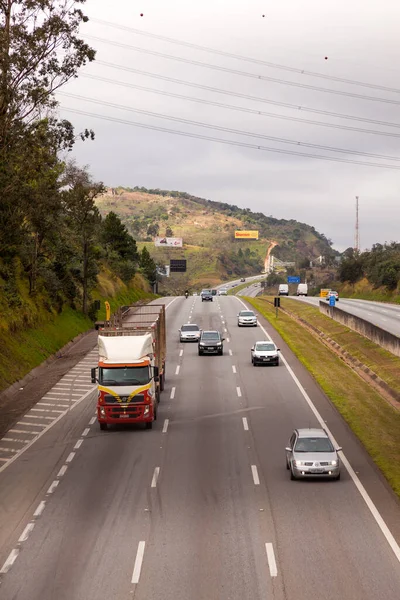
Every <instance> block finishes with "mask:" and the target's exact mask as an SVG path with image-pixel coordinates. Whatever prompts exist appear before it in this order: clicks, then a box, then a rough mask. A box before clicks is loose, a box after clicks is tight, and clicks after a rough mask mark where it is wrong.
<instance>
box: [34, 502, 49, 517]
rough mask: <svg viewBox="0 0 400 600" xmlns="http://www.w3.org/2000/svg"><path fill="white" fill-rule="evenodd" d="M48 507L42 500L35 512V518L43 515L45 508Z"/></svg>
mask: <svg viewBox="0 0 400 600" xmlns="http://www.w3.org/2000/svg"><path fill="white" fill-rule="evenodd" d="M45 506H46V502H45V501H44V500H42V501H41V502H40V503H39V504H38V507H37V509H36V510H35V512H34V513H33V516H34V517H40V515H41V514H42V512H43V511H44V508H45Z"/></svg>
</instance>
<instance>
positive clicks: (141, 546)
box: [131, 542, 146, 583]
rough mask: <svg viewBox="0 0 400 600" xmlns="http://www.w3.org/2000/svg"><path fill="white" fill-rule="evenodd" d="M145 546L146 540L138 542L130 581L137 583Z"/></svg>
mask: <svg viewBox="0 0 400 600" xmlns="http://www.w3.org/2000/svg"><path fill="white" fill-rule="evenodd" d="M145 546H146V542H139V545H138V549H137V553H136V560H135V566H134V568H133V574H132V579H131V582H132V583H139V579H140V571H141V570H142V563H143V556H144V549H145Z"/></svg>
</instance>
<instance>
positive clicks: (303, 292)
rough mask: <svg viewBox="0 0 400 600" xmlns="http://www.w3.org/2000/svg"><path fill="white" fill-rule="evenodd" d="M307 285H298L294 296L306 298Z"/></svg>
mask: <svg viewBox="0 0 400 600" xmlns="http://www.w3.org/2000/svg"><path fill="white" fill-rule="evenodd" d="M307 294H308V285H307V284H306V283H299V285H298V286H297V292H296V296H307Z"/></svg>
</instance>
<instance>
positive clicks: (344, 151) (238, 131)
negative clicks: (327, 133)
mask: <svg viewBox="0 0 400 600" xmlns="http://www.w3.org/2000/svg"><path fill="white" fill-rule="evenodd" d="M59 95H60V96H66V97H68V98H75V99H76V100H84V101H85V102H92V103H93V104H100V105H101V106H110V107H112V108H118V109H120V110H127V111H129V112H134V113H137V114H140V115H147V116H149V117H156V118H157V119H166V120H168V121H175V122H177V123H184V124H185V125H194V126H195V127H204V128H206V129H214V130H217V131H223V132H224V133H233V134H235V135H242V136H246V137H254V138H258V139H261V140H269V141H272V142H278V143H279V144H290V145H292V146H298V147H304V148H315V149H317V150H325V151H327V152H338V153H340V154H353V155H355V156H366V157H369V158H379V159H383V160H394V161H400V158H398V157H396V156H386V155H384V154H374V153H371V152H361V151H359V150H348V149H345V148H336V147H334V146H323V145H321V144H312V143H309V142H300V141H297V140H290V139H287V138H280V137H276V136H272V135H263V134H261V133H252V132H250V131H243V130H241V129H232V128H231V127H223V126H221V125H211V124H209V123H203V122H201V121H192V120H191V119H183V118H182V117H174V116H172V115H164V114H161V113H156V112H152V111H149V110H142V109H139V108H132V107H131V106H122V105H121V104H115V103H114V102H107V101H104V100H96V99H95V98H88V97H87V96H80V95H78V94H69V93H67V92H59Z"/></svg>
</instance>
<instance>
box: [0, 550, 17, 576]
mask: <svg viewBox="0 0 400 600" xmlns="http://www.w3.org/2000/svg"><path fill="white" fill-rule="evenodd" d="M18 554H19V550H18V548H14V550H11V552H10V554H9V555H8V558H7V560H6V562H5V563H4V565H3V566H2V567H1V569H0V573H2V574H3V573H7V572H8V571H9V570H10V569H11V567H12V566H13V564H14V563H15V561H16V559H17V556H18Z"/></svg>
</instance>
